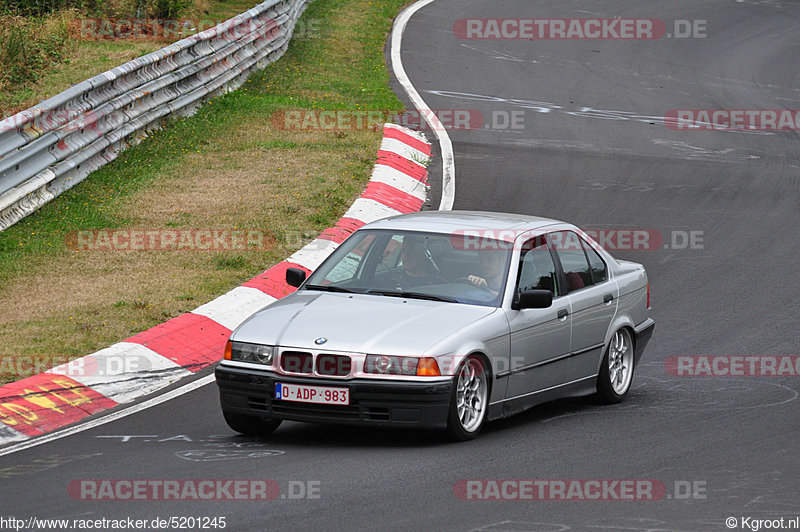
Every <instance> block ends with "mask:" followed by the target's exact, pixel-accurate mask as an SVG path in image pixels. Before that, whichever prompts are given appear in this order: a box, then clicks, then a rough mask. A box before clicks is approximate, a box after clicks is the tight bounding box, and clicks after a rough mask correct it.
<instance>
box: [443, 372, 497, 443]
mask: <svg viewBox="0 0 800 532" xmlns="http://www.w3.org/2000/svg"><path fill="white" fill-rule="evenodd" d="M488 410H489V379H488V378H487V372H486V367H485V365H484V362H483V359H481V358H480V357H476V356H471V357H468V358H467V359H466V360H465V361H464V362H462V363H461V366H459V368H458V371H457V372H456V376H455V378H454V379H453V391H452V393H451V396H450V413H449V414H448V417H447V435H448V437H449V438H450V439H451V440H452V441H466V440H471V439H473V438H476V437H477V436H478V434H479V433H480V431H481V429H482V428H483V424H484V423H485V422H486V412H487V411H488Z"/></svg>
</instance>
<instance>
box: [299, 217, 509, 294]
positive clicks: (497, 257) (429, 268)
mask: <svg viewBox="0 0 800 532" xmlns="http://www.w3.org/2000/svg"><path fill="white" fill-rule="evenodd" d="M511 248H512V245H511V244H510V243H508V242H501V241H498V240H494V239H488V238H479V237H472V236H464V235H458V234H441V233H423V232H416V231H389V230H362V231H357V232H356V233H355V234H353V236H351V237H350V238H348V239H347V240H346V241H345V242H344V243H343V244H342V245H341V246H339V248H338V249H337V250H336V251H334V252H333V254H332V255H331V256H330V257H329V258H328V259H327V260H326V261H325V262H324V263H323V264H322V265H321V266H320V267H319V268H318V269H317V270H316V271H315V272H314V273H312V274H311V276H310V277H309V278H308V281H307V282H306V284H305V285H304V286H305V289H306V290H324V291H329V292H355V293H362V294H370V295H374V296H398V297H409V298H418V299H429V300H438V301H450V302H457V303H467V304H472V305H483V306H495V307H497V306H499V305H500V303H501V302H502V299H503V291H504V289H505V285H506V279H507V275H508V269H509V268H508V266H509V261H510V259H511Z"/></svg>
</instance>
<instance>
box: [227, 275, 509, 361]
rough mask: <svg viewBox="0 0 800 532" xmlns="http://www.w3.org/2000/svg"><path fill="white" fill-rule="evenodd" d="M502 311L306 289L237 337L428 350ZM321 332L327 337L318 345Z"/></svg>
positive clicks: (260, 315)
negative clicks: (471, 325) (476, 322)
mask: <svg viewBox="0 0 800 532" xmlns="http://www.w3.org/2000/svg"><path fill="white" fill-rule="evenodd" d="M496 311H498V309H497V308H494V307H482V306H477V305H466V304H460V303H448V302H440V301H426V300H419V299H410V298H399V297H389V296H380V295H363V294H339V293H330V292H317V291H311V290H301V291H299V292H296V293H294V294H292V295H290V296H287V297H285V298H283V299H281V300H279V301H276V302H275V303H273V304H272V305H270V306H268V307H266V308H264V309H262V310H260V311H258V312H256V313H255V314H254V315H253V316H251V317H250V318H249V319H247V320H246V321H245V322H244V323H242V324H241V325H240V326H239V328H238V329H236V331H235V332H234V333H233V335H232V336H231V338H232V339H233V340H236V341H239V342H251V343H258V344H266V345H280V346H284V347H294V348H303V349H317V350H318V349H324V350H326V351H348V352H355V353H380V354H387V355H423V354H429V353H427V351H428V350H429V349H430V348H432V347H433V346H435V345H436V344H438V343H439V342H441V341H442V340H444V339H445V338H447V337H448V336H450V335H452V334H454V333H457V332H458V331H460V330H461V329H464V328H465V327H467V326H468V325H470V324H471V323H474V322H475V321H477V320H480V319H481V318H484V317H486V316H488V315H490V314H492V313H493V312H496ZM318 338H326V339H327V341H326V342H325V343H324V344H322V345H315V343H314V341H315V340H316V339H318ZM432 354H438V353H432Z"/></svg>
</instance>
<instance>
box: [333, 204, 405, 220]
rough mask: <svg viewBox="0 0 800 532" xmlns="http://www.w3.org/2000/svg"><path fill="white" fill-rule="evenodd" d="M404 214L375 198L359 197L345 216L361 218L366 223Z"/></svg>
mask: <svg viewBox="0 0 800 532" xmlns="http://www.w3.org/2000/svg"><path fill="white" fill-rule="evenodd" d="M398 214H402V213H401V212H400V211H398V210H397V209H392V208H391V207H389V206H387V205H384V204H383V203H380V202H378V201H375V200H373V199H365V198H358V199H356V200H355V201H354V202H353V205H351V206H350V208H349V209H347V212H346V213H344V216H343V218H355V219H356V220H361V221H362V222H364V223H365V224H368V223H370V222H374V221H375V220H380V219H381V218H388V217H389V216H397V215H398Z"/></svg>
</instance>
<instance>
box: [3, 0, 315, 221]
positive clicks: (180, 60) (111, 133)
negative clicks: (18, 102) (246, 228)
mask: <svg viewBox="0 0 800 532" xmlns="http://www.w3.org/2000/svg"><path fill="white" fill-rule="evenodd" d="M309 1H310V0H267V1H266V2H264V3H262V4H259V5H257V6H256V7H254V8H253V9H250V10H248V11H246V12H244V13H242V14H240V15H237V16H235V17H233V18H232V19H230V20H227V21H225V22H223V23H222V24H220V25H218V26H215V27H213V28H210V29H207V30H205V31H203V32H201V33H198V34H196V35H193V36H191V37H188V38H186V39H183V40H180V41H177V42H175V43H173V44H171V45H169V46H166V47H165V48H162V49H160V50H157V51H155V52H152V53H150V54H147V55H144V56H142V57H139V58H137V59H134V60H132V61H129V62H127V63H125V64H124V65H121V66H118V67H116V68H114V69H112V70H109V71H108V72H104V73H102V74H99V75H97V76H95V77H93V78H90V79H88V80H86V81H82V82H81V83H78V84H76V85H73V86H72V87H70V88H69V89H67V90H65V91H64V92H62V93H60V94H58V95H56V96H54V97H52V98H50V99H48V100H45V101H43V102H41V103H40V104H39V105H37V106H35V107H32V108H30V109H27V110H25V111H22V112H20V113H18V114H16V115H14V116H12V117H9V118H7V119H5V120H3V121H1V122H0V231H2V230H4V229H6V228H8V227H10V226H12V225H13V224H15V223H17V222H18V221H19V220H21V219H23V218H24V217H26V216H28V215H29V214H31V213H32V212H34V211H35V210H37V209H39V208H40V207H41V206H42V205H44V204H45V203H47V202H49V201H50V200H52V199H53V198H55V197H56V196H58V195H59V194H61V193H62V192H64V191H65V190H68V189H70V188H72V187H73V186H75V185H76V184H77V183H80V182H81V181H83V180H84V179H85V178H86V176H88V175H89V174H90V173H91V172H93V171H94V170H97V169H98V168H100V167H101V166H103V165H105V164H106V163H108V162H110V161H113V160H114V159H116V158H117V156H118V155H119V153H120V152H121V151H123V150H124V149H125V148H127V147H128V146H129V145H131V144H135V143H136V142H138V141H139V140H141V139H142V138H143V137H144V135H145V134H146V132H147V131H150V130H153V129H157V128H159V127H160V125H161V122H162V121H163V120H164V119H165V118H167V117H170V116H176V115H178V116H180V115H183V116H185V115H190V114H192V113H194V112H195V111H196V110H197V108H198V107H199V106H200V105H201V104H202V103H203V102H204V101H205V100H208V99H209V98H211V97H212V96H215V95H217V94H220V93H222V92H226V91H229V90H233V89H236V88H237V87H239V86H240V85H241V84H242V83H244V81H245V80H246V79H247V76H248V74H249V73H250V71H252V70H254V69H259V68H263V67H264V66H266V65H268V64H270V63H272V62H274V61H276V60H277V59H279V58H280V57H281V56H282V55H283V54H284V52H285V51H286V49H287V47H288V45H289V40H290V39H291V36H292V31H293V30H294V25H295V22H296V21H297V19H298V18H299V17H300V15H301V14H302V12H303V11H304V10H305V7H306V5H307V3H308V2H309Z"/></svg>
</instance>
